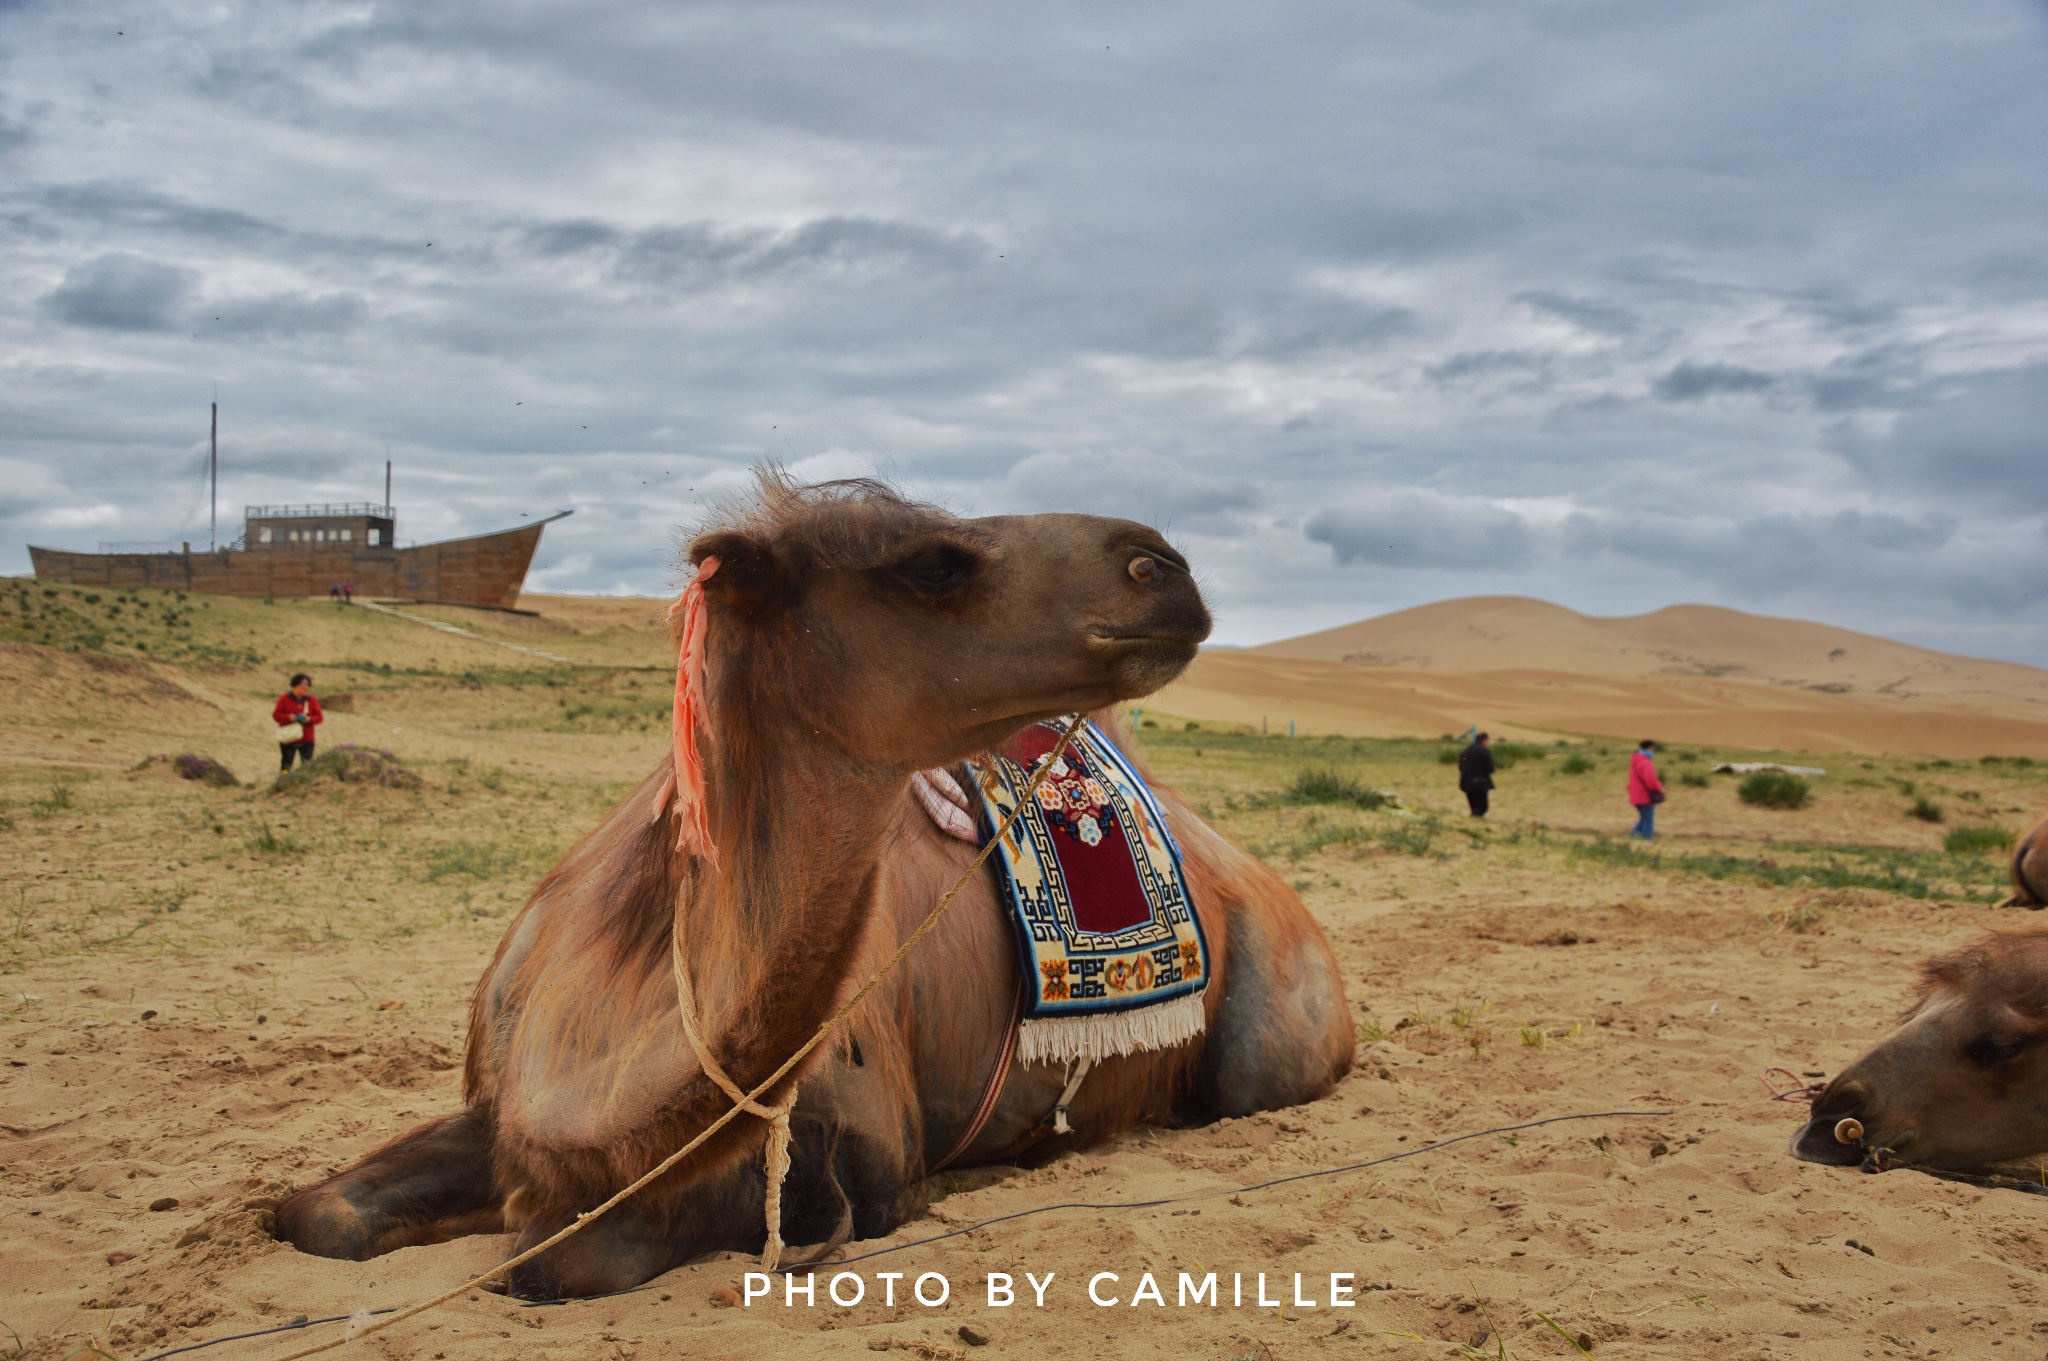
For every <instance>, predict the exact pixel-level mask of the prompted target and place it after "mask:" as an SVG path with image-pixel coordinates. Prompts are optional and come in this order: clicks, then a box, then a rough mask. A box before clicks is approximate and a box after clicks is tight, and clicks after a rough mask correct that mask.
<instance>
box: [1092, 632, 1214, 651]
mask: <svg viewBox="0 0 2048 1361" xmlns="http://www.w3.org/2000/svg"><path fill="white" fill-rule="evenodd" d="M1088 642H1089V643H1090V645H1092V646H1095V647H1118V646H1124V645H1142V646H1148V647H1187V648H1193V647H1200V646H1201V645H1202V640H1201V639H1200V638H1194V637H1190V636H1189V635H1187V634H1185V633H1091V634H1090V635H1088Z"/></svg>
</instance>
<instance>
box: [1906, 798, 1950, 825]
mask: <svg viewBox="0 0 2048 1361" xmlns="http://www.w3.org/2000/svg"><path fill="white" fill-rule="evenodd" d="M1906 816H1907V817H1909V818H1918V819H1920V821H1922V822H1940V821H1941V819H1942V811H1941V805H1940V804H1938V803H1936V802H1935V801H1934V800H1933V799H1930V798H1928V797H1927V796H1926V795H1925V794H1922V795H1921V796H1920V797H1919V798H1917V799H1915V800H1913V806H1912V807H1911V808H1908V809H1907V810H1906Z"/></svg>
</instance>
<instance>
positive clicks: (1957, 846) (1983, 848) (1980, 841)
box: [1941, 822, 2012, 855]
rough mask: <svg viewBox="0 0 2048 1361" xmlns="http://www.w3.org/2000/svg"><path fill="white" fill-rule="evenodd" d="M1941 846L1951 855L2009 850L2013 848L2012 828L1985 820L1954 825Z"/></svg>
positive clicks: (1942, 840)
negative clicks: (1965, 824) (1972, 824)
mask: <svg viewBox="0 0 2048 1361" xmlns="http://www.w3.org/2000/svg"><path fill="white" fill-rule="evenodd" d="M1941 848H1942V850H1944V851H1946V852H1948V853H1949V854H1950V855H1983V854H1985V853H1986V852H1989V851H2008V850H2011V849H2012V830H2011V829H2010V828H2007V827H1994V826H1992V825H1991V824H1990V823H1983V822H1980V823H1977V824H1975V825H1974V826H1970V827H1952V828H1950V829H1949V834H1948V835H1947V836H1945V837H1943V838H1942V839H1941Z"/></svg>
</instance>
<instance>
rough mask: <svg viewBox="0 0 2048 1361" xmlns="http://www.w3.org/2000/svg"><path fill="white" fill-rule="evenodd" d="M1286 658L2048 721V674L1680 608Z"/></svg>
mask: <svg viewBox="0 0 2048 1361" xmlns="http://www.w3.org/2000/svg"><path fill="white" fill-rule="evenodd" d="M1247 651H1248V652H1249V653H1250V654H1251V655H1253V656H1261V657H1285V658H1289V659H1308V660H1314V661H1326V662H1348V663H1352V664H1354V665H1361V666H1374V667H1397V668H1401V669H1404V670H1428V671H1509V670H1513V671H1522V670H1537V671H1567V672H1575V673H1579V674H1583V675H1596V676H1707V677H1722V678H1726V679H1730V680H1742V681H1754V682H1761V683H1765V684H1772V685H1789V686H1803V687H1807V688H1811V689H1815V690H1818V691H1820V692H1821V693H1823V694H1845V695H1847V694H1873V695H1883V696H1887V697H1890V698H1896V699H1915V698H1921V699H1924V698H1936V697H1938V698H1941V699H1943V700H1947V701H1950V702H1956V701H1962V702H1964V703H1966V704H1967V703H1969V702H1971V701H1973V700H1977V699H1979V698H1981V699H1983V700H1985V701H1987V702H1989V703H1991V704H1994V705H2002V704H2005V703H2008V702H2010V701H2012V700H2016V699H2017V700H2024V701H2028V702H2031V703H2033V704H2038V705H2041V706H2042V710H2041V712H2042V716H2043V717H2044V718H2048V671H2044V670H2041V669H2040V668H2038V667H2032V666H2020V665H2017V664H2015V663H2012V662H1994V661H1986V660H1983V659H1981V658H1975V657H1958V656H1954V655H1952V654H1950V653H1946V652H1934V651H1930V650H1929V649H1927V648H1923V647H1914V646H1913V645H1912V644H1910V643H1900V642H1894V641H1893V640H1891V639H1889V638H1879V637H1876V636H1874V635H1871V634H1868V633H1853V632H1851V631H1850V630H1848V629H1840V628H1835V627H1833V626H1832V625H1829V624H1816V623H1811V622H1809V621H1807V620H1803V619H1773V618H1770V617H1768V616H1765V615H1757V614H1744V613H1742V612H1741V611H1740V610H1727V609H1721V608H1720V607H1718V606H1714V605H1671V606H1668V607H1666V608H1664V609H1661V610H1658V611H1656V612H1655V613H1652V614H1638V615H1629V616H1625V617H1622V618H1615V619H1599V618H1594V617H1593V616H1591V615H1584V614H1580V613H1578V612H1577V611H1576V610H1568V609H1566V608H1565V607H1564V606H1562V605H1553V604H1550V603H1549V602H1548V601H1543V600H1531V599H1528V598H1526V597H1523V596H1474V597H1471V598H1468V599H1463V600H1441V601H1438V602H1437V603H1435V604H1433V605H1420V606H1417V607H1416V608H1414V609H1411V610H1397V611H1395V612H1394V613H1392V614H1383V615H1380V616H1378V617H1377V618H1373V619H1364V620H1360V621H1359V622H1358V623H1355V624H1346V625H1344V626H1343V627H1341V628H1334V629H1327V630H1325V631H1323V632H1321V633H1310V634H1305V635H1303V636H1302V637H1299V638H1288V639H1285V640H1283V641H1281V642H1277V643H1268V644H1266V645H1265V646H1263V647H1256V648H1250V649H1247Z"/></svg>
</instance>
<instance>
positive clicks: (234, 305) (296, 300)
mask: <svg viewBox="0 0 2048 1361" xmlns="http://www.w3.org/2000/svg"><path fill="white" fill-rule="evenodd" d="M368 311H369V308H368V306H367V305H366V304H365V303H364V301H363V298H362V295H361V294H358V293H321V294H312V293H272V294H270V295H268V296H266V297H260V298H237V299H234V300H233V301H229V302H216V303H212V304H210V305H209V306H208V307H207V308H206V311H205V313H204V316H205V317H206V318H208V319H209V320H207V321H205V322H203V323H202V324H203V325H206V326H208V327H209V329H210V331H211V333H212V334H214V335H234V336H285V337H289V336H303V335H338V334H340V333H341V332H343V331H348V330H352V329H354V328H355V327H356V326H358V325H360V324H361V323H362V321H363V318H364V316H365V315H366V314H367V313H368Z"/></svg>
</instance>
